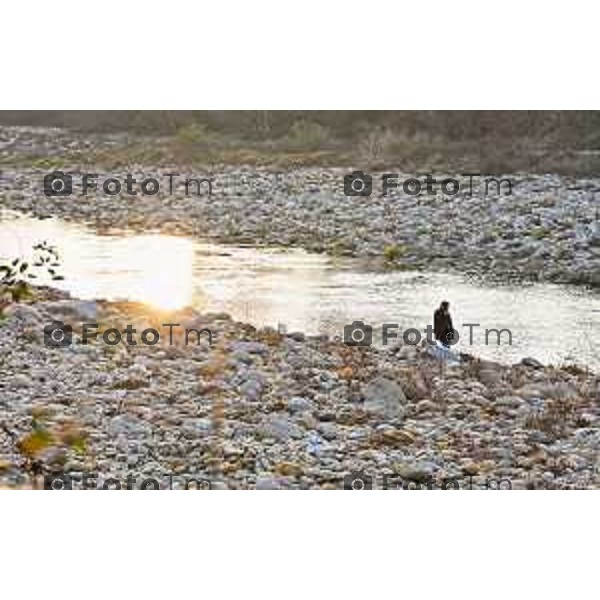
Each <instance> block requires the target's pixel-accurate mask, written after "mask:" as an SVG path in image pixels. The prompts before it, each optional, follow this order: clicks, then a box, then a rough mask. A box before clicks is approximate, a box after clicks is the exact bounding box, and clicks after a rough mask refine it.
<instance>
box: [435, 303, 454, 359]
mask: <svg viewBox="0 0 600 600" xmlns="http://www.w3.org/2000/svg"><path fill="white" fill-rule="evenodd" d="M433 331H434V334H435V339H436V340H437V341H438V342H440V344H442V346H444V347H445V348H449V347H450V343H451V342H452V341H453V339H454V327H453V326H452V317H451V316H450V303H449V302H446V300H444V301H443V302H442V303H441V304H440V307H439V308H438V309H437V310H436V311H435V312H434V313H433Z"/></svg>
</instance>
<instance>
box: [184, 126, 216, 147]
mask: <svg viewBox="0 0 600 600" xmlns="http://www.w3.org/2000/svg"><path fill="white" fill-rule="evenodd" d="M211 139H212V134H211V133H210V131H209V130H208V127H206V125H203V124H202V123H191V124H190V125H186V126H185V127H181V128H180V129H179V130H178V131H177V135H176V140H177V142H179V143H180V144H181V145H183V146H187V147H190V146H198V145H202V144H206V143H208V142H210V141H211Z"/></svg>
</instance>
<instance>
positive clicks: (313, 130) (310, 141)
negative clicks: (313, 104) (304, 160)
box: [288, 121, 329, 150]
mask: <svg viewBox="0 0 600 600" xmlns="http://www.w3.org/2000/svg"><path fill="white" fill-rule="evenodd" d="M328 138H329V133H328V130H327V128H326V127H323V126H322V125H319V124H318V123H312V122H310V121H296V122H295V123H294V124H293V125H292V126H291V128H290V131H289V133H288V141H289V143H290V145H291V146H292V147H293V148H295V149H297V150H322V149H323V147H324V146H325V144H326V143H327V140H328Z"/></svg>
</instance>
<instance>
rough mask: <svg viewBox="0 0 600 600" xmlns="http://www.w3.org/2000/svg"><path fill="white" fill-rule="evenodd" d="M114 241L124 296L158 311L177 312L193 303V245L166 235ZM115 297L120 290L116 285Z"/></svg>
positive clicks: (120, 287)
mask: <svg viewBox="0 0 600 600" xmlns="http://www.w3.org/2000/svg"><path fill="white" fill-rule="evenodd" d="M123 242H124V243H123V248H122V251H121V252H119V241H118V240H117V241H115V242H114V244H115V246H116V248H115V252H116V253H117V255H118V257H119V258H118V260H119V261H121V265H120V267H121V268H122V270H123V271H124V273H125V277H126V279H127V283H126V286H127V296H128V297H129V298H136V299H138V300H139V301H141V302H144V303H146V304H149V305H151V306H153V307H155V308H158V309H161V310H177V309H180V308H183V307H185V306H189V305H190V304H191V303H192V289H193V288H192V282H193V277H192V264H193V246H192V244H191V243H190V242H189V241H188V240H185V239H182V238H176V237H171V236H165V235H151V236H150V235H149V236H138V237H134V238H130V239H128V240H123ZM115 285H116V289H115V290H114V294H118V293H119V289H120V290H123V284H118V283H116V284H115Z"/></svg>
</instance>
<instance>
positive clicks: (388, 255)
mask: <svg viewBox="0 0 600 600" xmlns="http://www.w3.org/2000/svg"><path fill="white" fill-rule="evenodd" d="M383 255H384V256H385V259H386V260H387V261H388V262H395V261H396V260H398V259H399V258H400V257H401V256H402V248H401V247H400V246H398V245H397V244H391V245H389V246H386V247H385V248H384V249H383Z"/></svg>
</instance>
